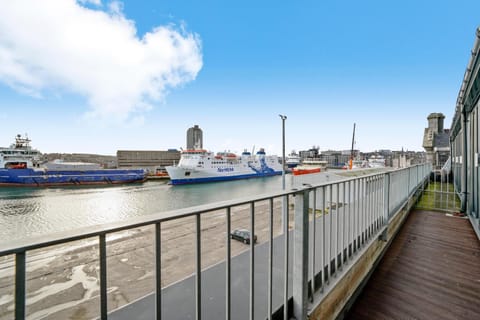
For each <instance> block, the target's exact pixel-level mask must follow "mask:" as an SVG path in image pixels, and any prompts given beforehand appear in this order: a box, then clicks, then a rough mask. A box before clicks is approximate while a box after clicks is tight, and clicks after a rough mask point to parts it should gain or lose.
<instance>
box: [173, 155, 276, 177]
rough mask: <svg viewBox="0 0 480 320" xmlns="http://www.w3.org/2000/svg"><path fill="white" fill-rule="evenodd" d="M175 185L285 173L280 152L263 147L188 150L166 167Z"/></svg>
mask: <svg viewBox="0 0 480 320" xmlns="http://www.w3.org/2000/svg"><path fill="white" fill-rule="evenodd" d="M165 169H166V170H167V172H168V175H169V176H170V183H171V184H172V185H179V184H190V183H201V182H213V181H226V180H237V179H248V178H257V177H269V176H274V175H279V174H282V166H281V164H280V162H279V161H278V157H277V156H267V155H266V154H265V151H264V150H263V149H260V150H259V151H258V152H257V153H256V154H255V155H252V154H251V153H250V152H247V151H244V152H243V153H242V155H241V156H237V155H236V154H234V153H229V152H221V153H217V154H214V153H213V152H210V151H207V150H204V149H201V150H185V151H183V152H182V154H181V157H180V161H179V163H178V165H176V166H169V167H166V168H165Z"/></svg>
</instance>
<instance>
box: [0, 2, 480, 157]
mask: <svg viewBox="0 0 480 320" xmlns="http://www.w3.org/2000/svg"><path fill="white" fill-rule="evenodd" d="M0 8H2V9H1V10H0V97H1V99H0V120H1V123H2V125H1V130H0V133H1V134H0V146H7V145H9V144H10V143H11V142H12V140H13V138H14V136H15V135H16V134H17V133H22V134H23V133H28V135H29V137H30V138H31V139H32V141H33V142H32V144H33V146H34V147H36V148H38V149H39V150H40V151H42V152H80V153H100V154H115V152H116V150H125V149H133V150H163V149H167V148H180V147H185V140H186V139H185V133H186V130H187V129H188V128H189V127H191V126H193V125H194V124H198V125H199V126H200V127H201V128H202V129H203V132H204V147H205V148H207V149H210V150H213V151H223V150H231V151H236V152H241V151H242V150H243V149H244V148H248V149H251V148H252V147H253V146H255V147H256V148H259V147H265V148H266V150H267V153H276V154H280V153H281V119H280V117H279V116H278V115H279V114H285V115H287V117H288V119H287V121H286V150H287V153H288V152H289V151H290V150H292V149H295V150H305V149H308V148H310V147H312V146H313V145H315V146H319V147H320V150H327V149H349V148H350V144H351V135H352V127H353V123H354V122H355V123H356V124H357V132H356V148H357V149H360V150H361V151H365V152H367V151H374V150H378V149H392V150H400V149H401V148H402V147H403V148H405V149H408V150H422V146H421V144H422V137H423V130H424V128H425V127H426V126H427V119H426V118H427V116H428V114H429V113H431V112H442V113H444V114H445V116H446V119H445V126H446V127H449V126H450V124H451V119H452V116H453V111H454V108H455V101H456V98H457V94H458V90H459V88H460V84H461V81H462V77H463V74H464V71H465V67H466V65H467V62H468V60H469V58H470V50H471V48H472V45H473V42H474V38H475V30H476V28H477V27H478V26H479V25H480V23H479V22H480V19H479V15H478V12H480V2H478V1H462V0H459V1H455V2H454V1H410V0H404V1H368V0H366V1H353V0H352V1H288V2H287V1H283V2H282V1H249V0H245V1H241V2H232V1H180V0H175V1H131V0H128V1H100V0H83V1H73V0H45V1H26V0H25V1H24V0H19V1H14V2H13V4H12V3H11V1H3V0H0ZM10 17H11V18H10ZM65 17H67V18H65ZM26 21H28V23H27V22H26ZM172 39H174V40H172ZM2 66H3V67H2Z"/></svg>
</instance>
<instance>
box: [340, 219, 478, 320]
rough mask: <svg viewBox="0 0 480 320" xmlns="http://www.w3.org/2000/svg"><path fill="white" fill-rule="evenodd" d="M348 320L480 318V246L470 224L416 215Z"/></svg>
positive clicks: (403, 230) (384, 259) (464, 221)
mask: <svg viewBox="0 0 480 320" xmlns="http://www.w3.org/2000/svg"><path fill="white" fill-rule="evenodd" d="M346 318H347V319H480V242H479V241H478V239H477V237H476V236H475V233H474V231H473V229H472V227H471V225H470V222H469V221H468V220H467V219H464V218H459V217H451V216H447V215H445V213H440V212H432V211H412V212H411V213H410V216H409V217H408V219H407V221H406V222H405V225H404V226H403V228H402V229H401V230H400V233H399V234H398V235H397V237H396V238H395V240H394V242H393V243H392V245H391V247H390V248H389V249H388V251H387V253H386V254H385V256H384V258H383V259H382V261H381V262H380V264H379V266H378V268H377V270H376V271H375V272H374V274H373V275H372V277H371V279H370V281H369V282H368V283H367V285H366V286H365V288H364V290H363V292H362V293H361V294H360V295H359V297H358V299H357V301H356V302H355V304H354V305H353V306H352V308H351V310H350V312H349V313H348V315H347V317H346Z"/></svg>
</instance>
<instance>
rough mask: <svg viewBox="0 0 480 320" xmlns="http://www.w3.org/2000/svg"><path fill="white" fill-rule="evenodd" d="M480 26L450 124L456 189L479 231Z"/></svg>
mask: <svg viewBox="0 0 480 320" xmlns="http://www.w3.org/2000/svg"><path fill="white" fill-rule="evenodd" d="M479 56H480V28H479V29H477V32H476V38H475V43H474V45H473V49H472V55H471V57H470V60H469V62H468V65H467V68H466V71H465V75H464V78H463V82H462V84H461V87H460V92H459V94H458V98H457V105H456V108H455V115H454V117H453V121H452V126H451V128H450V132H451V134H450V142H451V146H452V170H453V176H454V185H455V191H456V192H457V194H458V195H460V198H461V199H462V211H463V212H465V213H466V214H467V215H468V217H469V218H470V220H471V222H472V225H473V226H474V228H475V231H476V232H477V234H480V230H479V229H480V228H479V226H480V206H479V204H480V196H479V190H480V171H479V152H480V138H479V118H480V116H479V113H480V103H479V99H480V71H479V69H480V58H479Z"/></svg>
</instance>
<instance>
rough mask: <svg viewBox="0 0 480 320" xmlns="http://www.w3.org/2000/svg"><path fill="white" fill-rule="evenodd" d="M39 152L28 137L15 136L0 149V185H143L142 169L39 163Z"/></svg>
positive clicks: (84, 164)
mask: <svg viewBox="0 0 480 320" xmlns="http://www.w3.org/2000/svg"><path fill="white" fill-rule="evenodd" d="M40 155H41V153H40V152H39V151H38V150H36V149H33V148H32V147H31V146H30V140H29V139H28V138H22V136H20V135H17V136H16V137H15V143H14V144H12V145H11V146H10V147H9V148H0V186H33V187H37V186H38V187H40V186H65V185H70V186H78V185H101V184H105V185H107V184H122V183H132V182H143V181H144V180H145V178H146V176H145V171H144V170H143V169H103V168H102V167H101V166H100V165H98V164H95V163H83V162H63V161H54V162H47V163H43V164H42V163H41V161H40Z"/></svg>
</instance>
